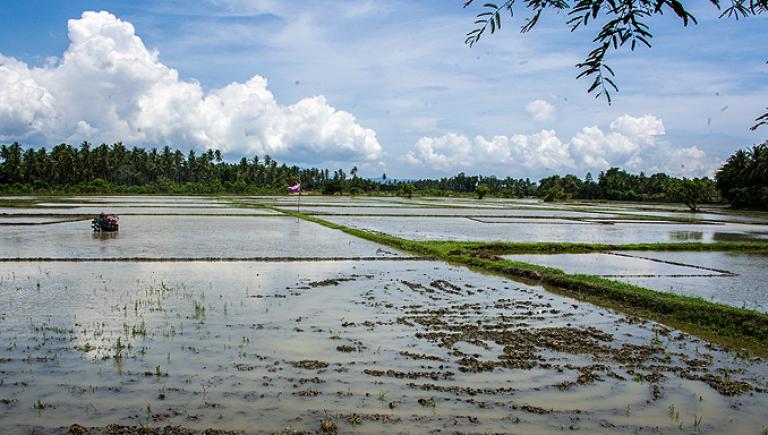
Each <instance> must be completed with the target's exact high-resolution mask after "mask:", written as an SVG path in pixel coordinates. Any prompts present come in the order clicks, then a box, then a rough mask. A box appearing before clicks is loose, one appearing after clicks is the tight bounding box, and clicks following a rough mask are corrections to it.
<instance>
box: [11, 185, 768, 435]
mask: <svg viewBox="0 0 768 435" xmlns="http://www.w3.org/2000/svg"><path fill="white" fill-rule="evenodd" d="M2 199H3V200H5V201H6V202H4V203H3V205H4V208H3V210H2V211H0V213H5V214H3V215H2V218H0V223H3V222H6V223H7V224H8V225H0V260H1V261H0V432H2V433H11V434H15V433H19V434H21V433H24V434H26V433H30V432H32V431H38V432H40V431H42V432H45V433H49V432H53V433H56V432H61V433H66V428H67V427H69V426H70V425H72V424H75V423H77V424H81V425H84V426H89V427H104V426H107V425H110V424H115V423H116V424H121V425H128V426H136V427H163V426H166V425H180V426H184V427H188V428H193V429H203V428H208V427H215V428H221V429H230V430H247V431H253V432H255V431H260V432H273V431H281V430H286V429H290V430H307V431H318V430H320V429H321V422H325V424H326V425H329V424H330V422H333V424H334V425H336V427H337V428H338V430H339V431H340V432H359V433H381V432H427V431H445V432H517V433H555V432H561V431H575V432H577V433H614V432H621V433H637V432H646V431H660V432H664V433H669V432H671V433H691V432H702V433H704V432H710V433H717V432H720V433H722V432H727V431H730V432H732V433H759V432H760V431H761V430H764V428H765V426H766V425H767V424H768V419H766V416H765V411H764V410H765V409H766V407H768V362H766V360H765V359H763V358H759V357H755V356H753V355H750V354H746V353H734V352H728V351H724V350H722V349H720V348H718V347H717V346H714V345H712V344H710V343H708V342H706V341H703V340H701V339H698V338H696V337H693V336H690V335H687V334H684V333H681V332H680V331H678V330H675V329H672V328H669V327H665V326H662V325H659V324H656V323H653V322H646V321H643V320H640V319H637V318H633V317H631V316H627V315H625V314H621V313H617V312H614V311H611V310H608V309H605V308H600V307H596V306H594V305H591V304H588V303H585V302H581V301H577V300H573V299H569V298H565V297H562V296H558V295H556V294H554V293H551V292H549V291H547V290H546V289H544V288H543V287H541V286H537V285H529V284H525V283H519V282H515V281H511V280H508V279H504V278H501V277H497V276H490V275H484V274H480V273H477V272H473V271H470V270H468V269H466V268H461V267H454V266H450V265H447V264H445V263H442V262H436V261H427V260H424V259H417V258H411V257H409V256H408V255H406V254H403V253H399V252H394V251H393V250H392V249H390V248H387V247H384V246H381V245H378V244H375V243H372V242H368V241H365V240H362V239H358V238H355V237H352V236H350V235H347V234H345V233H343V232H341V231H336V230H332V229H329V228H326V227H323V226H321V225H318V224H314V223H311V222H307V221H303V220H302V221H299V220H297V219H295V218H292V217H288V216H283V215H280V214H279V212H278V211H273V210H271V209H270V208H268V207H270V206H279V207H284V208H287V209H289V210H294V208H293V206H294V205H295V204H296V202H295V201H297V199H298V198H296V197H231V198H208V197H155V196H150V197H144V196H130V197H129V196H126V197H122V196H112V197H89V196H83V197H76V198H41V199H38V198H33V197H30V198H27V200H30V201H28V203H27V204H19V207H12V206H9V204H7V200H8V199H9V198H2ZM301 200H302V211H308V210H310V207H311V210H312V211H316V212H328V213H331V214H342V215H343V214H350V213H357V212H358V210H361V212H360V213H362V214H381V215H382V216H365V217H352V216H327V217H325V216H324V218H327V219H328V220H331V221H334V222H338V223H342V224H344V225H349V226H352V227H357V228H363V229H368V230H373V231H382V232H386V233H389V234H394V235H398V236H401V237H405V238H411V239H421V240H423V239H450V240H499V239H501V240H513V241H547V240H552V241H569V242H577V241H586V242H610V243H628V242H635V241H639V242H652V241H685V240H694V241H714V240H725V239H727V240H734V239H750V240H751V239H755V240H764V239H765V238H768V227H765V226H760V225H744V224H733V223H729V224H719V225H713V224H706V223H676V222H669V221H664V219H663V216H662V217H660V218H658V219H659V220H660V222H661V223H649V222H625V223H615V224H613V225H606V224H598V223H594V222H590V221H595V220H609V221H610V220H611V219H612V218H613V217H614V216H611V215H610V213H613V212H610V213H609V212H608V211H602V210H598V211H595V210H590V209H588V208H586V207H585V208H584V209H580V208H579V207H578V206H576V207H570V206H569V207H565V206H563V207H560V209H558V207H557V206H552V205H551V204H546V205H545V204H540V203H538V202H536V201H532V200H497V199H491V200H483V201H482V202H480V201H477V200H473V199H443V198H414V199H412V200H408V199H404V198H349V197H331V198H327V197H311V198H306V197H302V199H301ZM305 204H307V205H306V206H305ZM41 205H44V206H45V207H40V206H41ZM254 207H256V208H254ZM305 207H306V208H305ZM667 207H669V206H667ZM78 209H79V211H73V210H78ZM27 210H33V211H34V212H32V211H30V212H28V211H27ZM102 210H103V211H105V212H108V213H109V212H116V213H118V214H120V215H121V220H120V224H121V228H120V232H119V233H117V234H111V235H94V234H92V233H91V230H90V222H89V217H88V216H85V220H81V221H70V222H60V223H52V222H57V221H59V220H67V219H75V218H78V217H79V213H83V214H84V215H88V214H89V213H96V212H99V211H102ZM222 210H226V211H227V212H224V213H222V212H221V211H222ZM230 210H233V211H234V212H233V213H229V211H230ZM362 210H367V211H373V213H367V212H366V211H362ZM422 211H423V212H424V213H423V214H425V215H445V216H447V217H434V218H421V217H404V218H399V217H394V216H389V217H387V216H386V215H387V214H416V215H418V214H422V213H421V212H422ZM621 211H622V210H619V208H618V207H617V208H616V214H617V215H619V214H621V213H620V212H621ZM665 212H666V211H665ZM177 213H181V214H187V215H186V216H183V215H182V216H177V215H175V214H177ZM249 213H256V215H251V216H227V215H226V214H234V215H238V214H249ZM261 213H272V215H266V214H265V215H263V216H261V215H258V214H261ZM475 213H477V215H475ZM202 214H213V215H216V216H201V215H202ZM594 215H597V216H594ZM463 216H467V217H472V216H474V217H472V219H469V218H467V217H463ZM478 216H480V217H478ZM510 216H516V217H510ZM533 217H536V218H533ZM574 218H584V221H574V220H573V219H574ZM22 223H45V225H19V224H22ZM617 254H622V253H617ZM626 254H628V255H632V256H641V257H643V258H640V259H638V258H630V257H622V256H619V255H610V256H609V255H608V254H595V255H601V256H603V257H601V259H600V260H584V259H583V258H584V257H578V258H580V259H577V257H571V258H570V259H567V258H566V256H548V257H546V259H544V258H536V259H534V258H529V259H528V260H526V261H530V262H533V263H537V264H546V261H550V260H551V261H560V264H559V265H556V267H560V268H564V269H567V270H573V271H576V272H578V271H580V270H581V269H579V268H582V267H583V268H586V269H587V270H585V271H586V272H588V273H593V274H603V275H616V274H625V275H633V276H631V277H625V278H626V279H631V280H635V281H632V282H636V283H641V284H642V285H644V286H647V287H650V288H657V287H654V285H655V284H653V283H652V282H651V281H654V280H659V279H660V280H662V281H656V282H657V283H658V282H663V283H664V284H663V285H662V287H664V286H670V288H669V289H667V288H665V287H664V288H659V289H661V290H670V291H675V292H681V293H686V294H694V295H700V296H702V297H705V298H707V299H712V300H717V301H722V302H725V303H731V304H732V305H737V306H742V305H744V304H746V305H747V306H749V304H750V303H752V302H750V301H759V300H761V301H763V303H764V301H765V300H766V299H768V298H766V297H765V292H766V285H765V284H766V283H765V275H764V274H761V273H760V272H761V269H763V270H764V267H763V266H764V265H765V261H766V257H764V256H763V257H751V256H744V255H741V256H739V255H738V254H724V253H712V252H706V253H668V252H664V253H648V252H628V253H626ZM558 258H559V260H558ZM650 258H653V259H656V260H664V261H667V262H666V263H662V262H658V261H652V260H650ZM99 260H110V261H106V262H105V261H99ZM671 263H679V264H671ZM553 265H554V264H553ZM571 267H573V269H569V268H571ZM638 268H639V269H638ZM638 270H640V272H638ZM726 272H727V273H728V274H726ZM644 274H645V275H650V274H653V275H660V276H657V277H654V278H648V277H644V276H640V275H644ZM726 275H727V276H726ZM734 275H735V276H734ZM678 276H679V277H678ZM616 279H619V278H616ZM621 279H624V278H621ZM642 280H647V281H648V283H645V282H643V281H642ZM665 280H666V281H665ZM697 280H698V281H697ZM715 280H717V283H719V287H714V286H713V287H706V285H710V284H709V283H714V282H715ZM732 280H735V281H732ZM670 282H671V283H672V284H669V283H670ZM713 285H715V286H716V285H718V284H713ZM744 287H747V288H748V289H753V290H748V291H746V290H745V289H744ZM726 292H727V293H728V295H729V296H728V297H726V298H723V294H724V293H726ZM755 308H757V309H761V310H762V311H765V305H762V306H760V305H758V304H757V302H755ZM326 427H327V426H326Z"/></svg>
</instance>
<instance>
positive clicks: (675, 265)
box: [504, 251, 768, 312]
mask: <svg viewBox="0 0 768 435" xmlns="http://www.w3.org/2000/svg"><path fill="white" fill-rule="evenodd" d="M504 258H507V259H509V260H514V261H522V262H524V263H532V264H538V265H542V266H548V267H554V268H557V269H560V270H562V271H564V272H567V273H581V274H589V275H598V276H602V277H606V278H610V279H613V280H616V281H622V282H627V283H630V284H636V285H639V286H641V287H645V288H649V289H652V290H657V291H663V292H672V293H677V294H684V295H688V296H698V297H701V298H704V299H706V300H709V301H713V302H719V303H723V304H727V305H731V306H735V307H739V308H748V309H752V310H757V311H762V312H768V274H766V272H765V271H766V269H768V256H766V255H758V254H744V253H734V252H651V251H627V252H621V251H617V252H607V253H590V254H553V255H547V254H516V255H505V256H504Z"/></svg>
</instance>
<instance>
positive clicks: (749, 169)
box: [715, 118, 768, 208]
mask: <svg viewBox="0 0 768 435" xmlns="http://www.w3.org/2000/svg"><path fill="white" fill-rule="evenodd" d="M766 119H768V118H766ZM715 179H716V180H717V187H718V189H720V191H721V192H722V193H723V197H724V198H725V199H727V200H728V201H729V202H730V203H731V204H733V206H734V207H737V208H768V141H767V142H764V143H763V144H761V145H755V146H753V147H752V149H751V150H739V151H736V153H735V154H734V155H732V156H731V157H729V158H728V161H726V162H725V164H724V165H723V167H721V168H720V170H719V171H717V175H715Z"/></svg>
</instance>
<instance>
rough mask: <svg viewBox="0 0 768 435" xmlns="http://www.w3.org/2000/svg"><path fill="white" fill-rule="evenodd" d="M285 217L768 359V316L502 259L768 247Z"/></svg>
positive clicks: (764, 247) (767, 250)
mask: <svg viewBox="0 0 768 435" xmlns="http://www.w3.org/2000/svg"><path fill="white" fill-rule="evenodd" d="M278 211H281V212H282V213H284V214H286V215H290V216H294V217H297V218H301V219H304V220H307V221H310V222H315V223H317V224H320V225H323V226H325V227H328V228H332V229H336V230H339V231H343V232H345V233H347V234H350V235H353V236H356V237H360V238H362V239H366V240H369V241H372V242H376V243H380V244H383V245H387V246H390V247H392V248H396V249H399V250H402V251H406V252H409V253H412V254H416V255H421V256H428V257H432V258H435V259H440V260H445V261H448V262H450V263H453V264H460V265H464V266H469V267H472V268H477V269H480V270H484V271H487V272H491V273H495V274H500V275H503V276H508V277H513V278H524V279H527V280H533V281H535V282H538V283H541V284H543V285H545V286H549V287H554V289H555V291H556V292H558V293H562V294H565V295H568V296H573V297H576V298H579V299H583V300H587V301H589V302H593V303H596V304H598V305H602V306H607V307H610V308H616V309H619V310H622V311H625V312H628V313H630V314H632V315H638V316H642V317H646V318H649V319H652V320H655V321H658V322H661V323H665V324H669V325H670V326H673V327H675V328H678V329H681V330H684V331H686V332H689V333H692V334H695V335H699V336H701V337H703V338H706V339H707V340H710V341H713V342H717V343H720V344H724V345H726V346H729V347H740V348H745V349H748V350H750V351H752V352H754V353H757V354H760V355H768V315H766V314H763V313H760V312H757V311H752V310H747V309H743V308H736V307H731V306H729V305H724V304H718V303H714V302H710V301H707V300H705V299H702V298H697V297H691V296H682V295H676V294H673V293H663V292H657V291H653V290H649V289H646V288H642V287H638V286H635V285H631V284H626V283H622V282H618V281H613V280H608V279H604V278H600V277H597V276H593V275H580V274H567V273H565V272H563V271H561V270H559V269H554V268H549V267H543V266H538V265H534V264H528V263H521V262H516V261H510V260H505V259H502V258H499V257H497V255H501V254H507V253H518V252H538V253H565V252H600V251H608V250H656V251H660V250H661V251H663V250H677V251H750V252H765V253H768V243H754V242H753V243H739V242H718V243H711V244H704V243H680V244H673V243H648V244H631V245H606V244H583V243H503V242H493V243H483V242H435V241H423V242H420V241H413V240H406V239H402V238H399V237H394V236H390V235H386V234H381V233H372V232H368V231H363V230H358V229H354V228H348V227H346V226H343V225H339V224H335V223H333V222H329V221H326V220H323V219H320V218H318V217H317V216H310V215H306V214H303V213H297V212H294V211H289V210H284V209H282V210H278Z"/></svg>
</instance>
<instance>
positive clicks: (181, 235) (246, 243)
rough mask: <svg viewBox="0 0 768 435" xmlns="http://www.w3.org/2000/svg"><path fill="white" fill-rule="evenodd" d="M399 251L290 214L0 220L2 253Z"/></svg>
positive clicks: (77, 255) (353, 254)
mask: <svg viewBox="0 0 768 435" xmlns="http://www.w3.org/2000/svg"><path fill="white" fill-rule="evenodd" d="M392 255H397V254H394V253H392V252H391V251H390V250H388V249H385V248H383V247H381V246H379V245H376V244H374V243H371V242H368V241H365V240H361V239H358V238H355V237H352V236H348V235H346V234H344V233H341V232H339V231H335V230H331V229H328V228H325V227H323V226H320V225H318V224H314V223H311V222H307V221H299V220H297V219H295V218H290V217H287V216H274V217H273V216H254V217H239V216H123V217H122V218H121V219H120V231H119V232H118V233H105V234H99V233H93V232H92V231H91V223H90V222H89V221H81V222H67V223H60V224H53V225H43V226H23V227H21V226H0V257H5V258H9V257H10V258H16V257H24V258H35V257H56V258H110V257H111V258H114V257H118V258H119V257H152V258H158V257H159V258H163V257H230V258H241V257H359V256H392Z"/></svg>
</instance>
